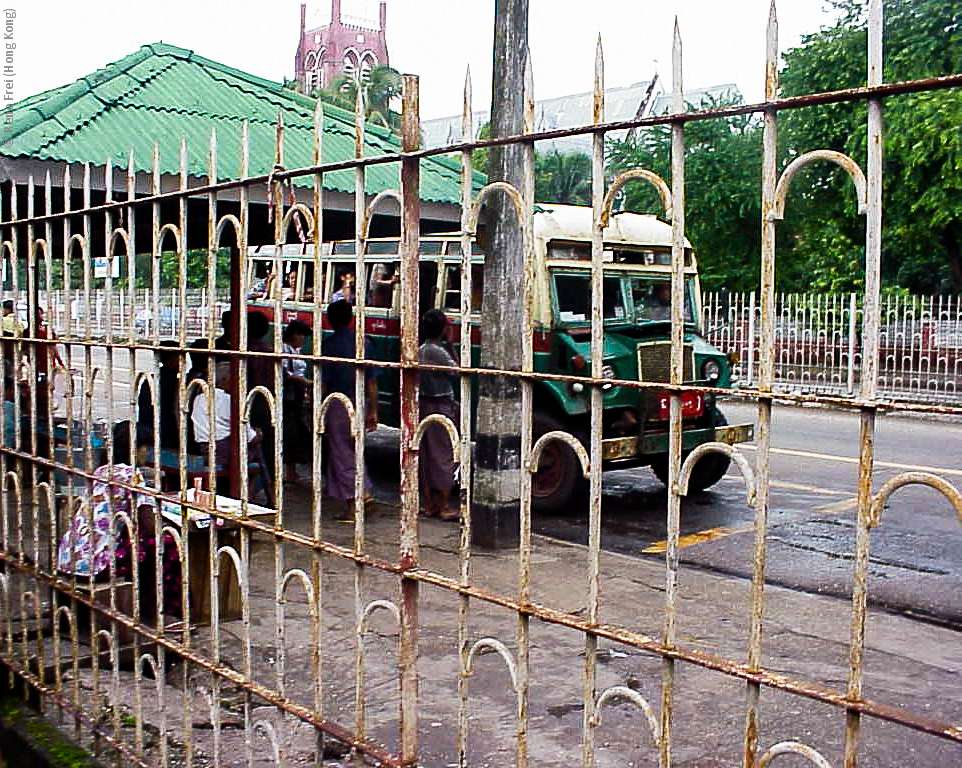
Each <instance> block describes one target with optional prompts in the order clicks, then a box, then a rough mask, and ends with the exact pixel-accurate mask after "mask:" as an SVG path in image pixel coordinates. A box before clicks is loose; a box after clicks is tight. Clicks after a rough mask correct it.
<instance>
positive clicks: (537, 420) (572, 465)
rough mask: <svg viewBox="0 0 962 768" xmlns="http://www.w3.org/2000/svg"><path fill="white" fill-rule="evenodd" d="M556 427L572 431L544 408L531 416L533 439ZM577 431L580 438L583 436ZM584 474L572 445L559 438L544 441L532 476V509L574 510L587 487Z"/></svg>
mask: <svg viewBox="0 0 962 768" xmlns="http://www.w3.org/2000/svg"><path fill="white" fill-rule="evenodd" d="M555 430H558V431H561V432H571V430H570V429H565V427H564V426H563V425H562V424H561V422H560V421H558V419H557V418H555V417H554V416H552V415H551V414H549V413H545V412H544V411H535V412H534V415H533V416H532V440H531V444H532V445H534V444H535V443H536V442H537V441H538V438H539V437H541V436H542V435H543V434H545V433H547V432H553V431H555ZM571 433H572V434H574V436H575V437H578V438H579V439H580V436H579V435H577V434H575V433H573V432H571ZM585 487H586V485H585V477H584V474H582V471H581V462H580V461H579V460H578V456H577V454H575V452H574V451H573V450H571V447H570V446H568V445H567V444H566V443H563V442H561V441H560V440H550V441H548V442H547V443H545V445H544V448H543V450H542V451H541V457H540V459H539V461H538V471H537V472H535V474H534V476H533V477H532V478H531V510H532V512H536V513H541V512H549V513H552V514H555V515H558V514H568V513H571V512H573V511H574V510H573V509H572V507H573V506H574V504H575V502H576V501H577V499H578V498H579V497H580V496H581V495H582V494H583V491H584V489H585Z"/></svg>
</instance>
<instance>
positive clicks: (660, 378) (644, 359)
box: [638, 341, 695, 384]
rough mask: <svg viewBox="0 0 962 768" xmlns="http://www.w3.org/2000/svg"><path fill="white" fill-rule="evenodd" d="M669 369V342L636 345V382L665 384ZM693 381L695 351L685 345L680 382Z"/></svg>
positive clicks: (648, 342)
mask: <svg viewBox="0 0 962 768" xmlns="http://www.w3.org/2000/svg"><path fill="white" fill-rule="evenodd" d="M670 367H671V342H670V341H643V342H641V343H640V344H639V345H638V381H648V382H660V383H664V384H667V383H668V381H669V378H670V376H669V370H670ZM694 379H695V350H694V347H692V345H691V344H686V345H685V351H684V356H683V370H682V381H694Z"/></svg>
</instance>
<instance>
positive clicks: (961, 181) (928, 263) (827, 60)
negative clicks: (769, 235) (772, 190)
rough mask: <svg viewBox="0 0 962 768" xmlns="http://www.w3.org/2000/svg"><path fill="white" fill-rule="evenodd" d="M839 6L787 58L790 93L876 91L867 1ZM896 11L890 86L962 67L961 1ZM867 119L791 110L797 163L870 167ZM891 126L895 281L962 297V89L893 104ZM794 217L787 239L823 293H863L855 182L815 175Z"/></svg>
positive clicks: (848, 108) (844, 110) (800, 186)
mask: <svg viewBox="0 0 962 768" xmlns="http://www.w3.org/2000/svg"><path fill="white" fill-rule="evenodd" d="M831 4H832V5H833V6H834V7H835V8H836V9H837V10H838V11H840V12H841V16H840V18H839V21H838V22H837V23H836V24H835V26H833V27H830V28H827V29H824V30H822V31H820V32H818V33H816V34H813V35H808V36H806V37H804V38H803V40H802V45H801V46H799V47H798V48H795V49H793V50H791V51H789V52H788V53H787V54H786V56H785V67H784V70H783V72H782V74H781V76H780V84H781V88H782V93H783V95H785V96H793V95H799V94H803V93H812V92H816V91H829V90H837V89H842V88H852V87H857V86H862V85H865V81H866V75H865V72H866V46H867V30H866V23H865V10H866V7H865V6H866V3H865V2H864V0H833V2H832V3H831ZM884 10H885V51H886V55H885V61H884V79H885V80H886V81H899V80H909V79H918V78H925V77H932V76H936V75H944V74H949V73H953V72H958V71H962V9H960V6H959V3H958V2H957V0H887V1H886V2H885V5H884ZM865 116H866V106H865V104H864V103H861V102H859V103H848V104H834V105H828V106H819V107H813V108H809V109H800V110H791V111H790V112H788V113H783V115H782V116H781V117H780V122H779V126H780V131H779V134H780V143H781V144H782V146H783V148H784V152H785V160H790V159H791V158H793V157H795V156H797V155H799V154H801V153H803V152H807V151H810V150H813V149H834V150H837V151H839V152H844V153H846V154H848V155H850V156H851V157H852V158H854V159H855V160H856V162H858V163H860V164H862V165H864V162H865V157H866V117H865ZM883 120H884V124H885V130H884V134H883V136H884V139H885V147H884V150H885V168H884V187H883V240H882V276H883V280H884V281H885V282H886V283H888V284H893V283H895V284H898V285H901V286H903V287H906V288H908V289H910V290H911V291H913V292H915V293H933V292H938V291H949V290H952V291H959V290H962V131H960V130H959V125H960V122H962V93H960V92H959V91H958V90H945V91H933V92H929V93H917V94H910V95H906V96H899V97H894V98H889V99H887V100H886V101H885V104H884V107H883ZM786 213H787V215H786V222H785V230H784V231H783V230H782V229H780V230H779V241H780V243H781V242H783V241H784V240H785V239H788V240H790V241H791V243H792V246H791V248H792V258H793V262H794V263H796V264H804V265H805V266H806V269H807V270H808V272H809V274H810V275H811V276H812V277H813V282H812V285H813V287H816V288H818V287H824V288H838V287H845V288H846V289H848V287H849V286H851V287H853V288H857V287H860V286H861V280H862V274H863V272H864V248H863V245H864V223H863V221H862V217H860V216H857V215H856V214H855V196H854V190H853V189H852V184H851V181H850V180H849V179H848V176H847V174H845V173H844V172H843V171H841V170H840V169H838V170H837V169H835V168H834V167H833V166H829V165H827V164H824V163H818V164H816V165H814V166H812V167H810V169H808V170H807V171H806V172H805V173H804V174H802V175H800V176H799V177H798V178H797V179H796V181H795V183H794V184H793V190H792V192H791V194H790V197H789V200H788V205H787V208H786ZM786 236H787V238H786ZM780 256H781V251H780ZM780 261H781V262H782V263H784V260H782V259H781V258H780Z"/></svg>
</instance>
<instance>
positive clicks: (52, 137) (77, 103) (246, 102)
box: [0, 43, 461, 204]
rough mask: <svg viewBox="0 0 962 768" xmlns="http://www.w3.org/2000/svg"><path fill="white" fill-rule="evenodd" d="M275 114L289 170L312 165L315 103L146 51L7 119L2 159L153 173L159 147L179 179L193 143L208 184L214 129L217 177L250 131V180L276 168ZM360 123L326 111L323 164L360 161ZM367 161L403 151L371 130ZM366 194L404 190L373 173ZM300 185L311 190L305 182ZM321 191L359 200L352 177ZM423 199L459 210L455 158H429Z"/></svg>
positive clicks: (236, 159) (163, 51) (225, 174)
mask: <svg viewBox="0 0 962 768" xmlns="http://www.w3.org/2000/svg"><path fill="white" fill-rule="evenodd" d="M278 111H280V112H282V113H283V115H284V125H285V131H284V135H285V142H284V165H285V167H287V168H300V167H304V166H308V165H310V164H311V162H312V157H313V151H314V138H313V124H314V122H313V120H314V118H313V111H314V100H313V99H310V98H308V97H306V96H303V95H301V94H299V93H296V92H294V91H292V90H290V89H288V88H284V87H283V86H282V85H281V84H280V83H276V82H273V81H270V80H264V79H262V78H259V77H256V76H254V75H251V74H248V73H246V72H241V71H240V70H237V69H233V68H231V67H228V66H225V65H224V64H219V63H217V62H215V61H211V60H210V59H205V58H203V57H202V56H198V55H196V54H195V53H194V52H193V51H188V50H185V49H183V48H177V47H175V46H173V45H167V44H165V43H153V44H152V45H145V46H143V47H142V48H140V49H139V50H138V51H136V52H135V53H132V54H131V55H130V56H127V57H126V58H123V59H121V60H120V61H118V62H115V63H114V64H109V65H108V66H106V67H104V68H103V69H100V70H98V71H96V72H94V73H93V74H91V75H88V76H86V77H82V78H80V79H79V80H77V81H76V82H74V83H71V84H69V85H65V86H61V87H60V88H55V89H53V90H50V91H46V92H44V93H40V94H37V95H36V96H31V97H29V98H27V99H24V100H23V101H20V102H18V103H16V104H13V105H11V106H10V107H8V108H7V109H5V110H3V119H4V122H5V130H4V133H5V140H4V141H3V143H2V144H0V155H2V156H6V157H10V158H17V157H31V158H35V159H40V160H53V161H60V162H69V163H82V162H87V161H89V162H91V163H93V164H94V165H103V164H105V163H106V161H107V158H110V159H111V160H112V162H113V163H114V165H115V166H119V167H121V168H126V167H127V160H128V157H129V155H130V151H131V150H133V152H134V165H135V166H136V168H137V169H138V170H140V171H149V170H150V163H151V155H152V152H153V145H154V143H155V142H156V143H157V144H158V145H159V147H160V167H161V172H162V173H165V174H176V173H178V172H179V158H178V152H179V146H180V137H181V136H185V137H186V138H187V149H188V158H187V168H188V172H189V173H191V174H192V175H196V176H206V175H207V163H208V159H207V156H208V152H209V146H210V133H211V129H212V128H215V129H216V130H217V145H218V160H217V175H218V177H219V178H221V179H230V178H237V176H238V175H239V173H240V126H241V120H243V119H245V118H246V119H247V120H248V122H249V125H250V174H251V175H260V174H266V173H269V172H270V170H271V168H272V167H273V163H274V135H275V124H276V121H277V113H278ZM353 120H354V116H353V114H351V113H350V112H347V111H345V110H343V109H340V108H338V107H335V106H332V105H328V104H325V105H324V137H323V145H322V146H323V159H324V161H325V162H337V161H342V160H348V159H350V158H352V157H353V156H354V125H353ZM365 143H366V146H365V155H366V156H375V155H382V154H387V153H394V152H398V151H399V150H400V145H399V142H398V139H397V137H395V136H394V135H392V134H391V133H390V132H388V131H386V130H385V129H383V128H381V127H379V126H374V125H368V126H367V128H366V130H365ZM366 178H367V183H366V186H367V192H368V193H377V192H380V191H382V190H384V189H397V188H399V186H400V168H399V164H397V163H393V164H390V165H387V164H385V165H374V166H371V167H369V168H368V169H367V177H366ZM302 183H305V184H307V183H311V182H309V181H307V180H306V179H305V180H304V181H303V182H302ZM324 187H325V189H331V190H337V191H340V192H349V193H351V192H353V191H354V172H353V171H352V170H346V171H336V172H331V173H326V174H325V175H324ZM421 199H422V200H425V201H429V202H444V203H454V204H457V203H459V202H460V199H461V193H460V164H459V163H458V161H457V160H455V159H454V158H428V159H425V160H424V161H423V162H422V163H421Z"/></svg>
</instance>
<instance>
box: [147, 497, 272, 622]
mask: <svg viewBox="0 0 962 768" xmlns="http://www.w3.org/2000/svg"><path fill="white" fill-rule="evenodd" d="M198 494H199V496H198ZM198 498H199V501H198V503H199V504H201V505H202V506H207V505H208V504H213V508H214V509H215V510H216V511H217V512H218V513H220V514H221V515H227V516H236V517H237V518H240V516H241V502H240V500H239V499H233V498H230V497H229V496H219V495H217V494H214V493H208V492H207V491H202V490H200V489H198V488H191V489H189V490H188V491H187V500H188V501H189V502H194V501H195V500H197V499H198ZM275 514H277V511H276V510H274V509H271V508H269V507H262V506H260V505H258V504H253V503H248V505H247V515H248V517H249V518H254V519H257V518H261V519H263V518H268V517H270V518H273V517H274V515H275ZM161 515H162V516H163V517H164V519H165V520H167V521H168V522H169V523H172V524H174V525H176V526H177V527H178V528H179V527H180V526H181V524H182V522H183V517H182V515H181V505H180V499H179V498H177V497H172V498H171V500H170V501H164V502H162V504H161ZM215 519H217V518H215ZM210 525H211V516H210V515H208V514H207V513H206V512H200V511H199V510H196V509H191V510H189V515H188V522H187V526H188V527H187V537H186V538H187V556H188V559H189V569H190V570H189V578H188V581H187V584H188V586H189V593H188V596H187V599H188V600H189V601H190V621H191V624H209V623H210V621H211V605H210V530H209V529H210ZM216 527H217V546H218V547H225V546H229V547H233V548H234V549H235V550H236V551H237V553H238V555H239V554H240V526H239V524H238V523H236V522H233V521H232V520H230V519H224V518H219V519H217V525H216ZM217 595H218V602H219V604H220V610H219V611H218V613H219V615H220V618H221V620H222V621H233V620H235V619H239V618H241V610H242V608H243V605H242V596H241V589H240V582H239V580H238V574H236V573H235V572H234V562H233V561H232V560H231V559H229V558H227V557H224V558H222V560H221V562H220V576H219V577H218V580H217Z"/></svg>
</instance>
